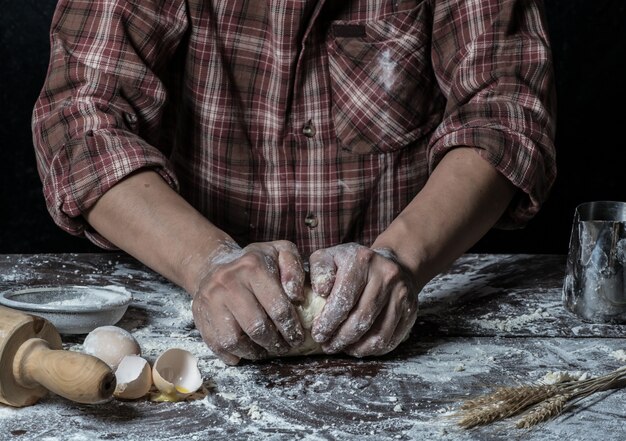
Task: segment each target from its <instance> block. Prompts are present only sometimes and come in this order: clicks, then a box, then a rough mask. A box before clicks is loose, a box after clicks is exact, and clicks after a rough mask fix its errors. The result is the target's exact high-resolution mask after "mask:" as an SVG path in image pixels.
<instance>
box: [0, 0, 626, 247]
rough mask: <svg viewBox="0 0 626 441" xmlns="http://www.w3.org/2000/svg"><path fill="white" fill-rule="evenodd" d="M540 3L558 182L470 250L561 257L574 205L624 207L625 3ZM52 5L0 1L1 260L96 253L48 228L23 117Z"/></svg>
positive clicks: (43, 57)
mask: <svg viewBox="0 0 626 441" xmlns="http://www.w3.org/2000/svg"><path fill="white" fill-rule="evenodd" d="M545 1H546V9H547V14H548V24H549V29H550V38H551V41H552V47H553V53H554V59H555V70H556V79H557V94H558V108H559V113H558V121H557V140H556V144H557V155H558V156H557V161H558V167H559V175H558V178H557V182H556V185H555V187H554V189H553V191H552V194H551V196H550V199H549V200H548V202H547V203H546V204H545V206H544V208H543V209H542V211H541V212H540V213H539V215H538V216H537V217H536V218H535V219H534V220H533V221H531V223H530V224H529V225H528V226H527V227H526V228H525V229H523V230H516V231H497V230H494V231H491V232H490V233H489V234H488V235H487V236H486V237H485V238H484V239H483V240H482V241H481V242H480V243H478V244H477V245H476V246H475V247H474V248H473V251H477V252H514V253H523V252H532V253H566V252H567V245H568V238H569V232H570V225H571V218H572V214H573V211H574V208H575V207H576V205H577V204H579V203H581V202H584V201H590V200H622V201H626V173H625V171H626V159H624V156H626V155H625V154H624V153H625V150H626V141H625V140H624V138H625V135H624V133H622V130H624V128H625V126H626V124H625V122H624V120H625V119H626V110H625V106H626V3H625V2H624V1H623V0H545ZM55 3H56V2H55V1H52V0H20V1H18V0H0V253H37V252H86V251H98V249H97V248H96V247H95V246H93V245H91V244H90V243H89V242H88V241H87V240H84V239H78V238H75V237H72V236H70V235H68V234H67V233H65V232H63V231H61V230H60V229H59V228H58V227H56V226H55V225H54V224H53V222H52V220H51V219H50V217H49V215H48V213H47V211H46V208H45V206H44V202H43V196H42V193H41V183H40V181H39V177H38V175H37V170H36V166H35V157H34V154H33V149H32V141H31V133H30V115H31V111H32V106H33V103H34V101H35V99H36V96H37V94H38V93H39V90H40V88H41V85H42V82H43V77H44V75H45V72H46V67H47V62H48V50H49V43H48V29H49V25H50V20H51V17H52V12H53V10H54V5H55Z"/></svg>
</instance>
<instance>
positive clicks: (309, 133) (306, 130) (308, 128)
mask: <svg viewBox="0 0 626 441" xmlns="http://www.w3.org/2000/svg"><path fill="white" fill-rule="evenodd" d="M302 133H303V134H304V136H306V137H307V138H313V137H314V136H315V127H314V126H313V122H312V121H311V120H308V121H307V123H306V124H305V125H304V127H303V128H302Z"/></svg>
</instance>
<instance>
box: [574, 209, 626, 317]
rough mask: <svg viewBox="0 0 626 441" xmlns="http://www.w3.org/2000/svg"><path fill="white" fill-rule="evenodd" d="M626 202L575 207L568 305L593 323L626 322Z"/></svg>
mask: <svg viewBox="0 0 626 441" xmlns="http://www.w3.org/2000/svg"><path fill="white" fill-rule="evenodd" d="M625 277H626V203H624V202H611V201H599V202H588V203H584V204H581V205H579V206H578V207H576V211H575V213H574V222H573V225H572V234H571V237H570V244H569V252H568V255H567V273H566V276H565V282H564V285H563V303H564V304H565V307H566V308H567V309H569V310H570V311H572V312H573V313H575V314H576V315H578V316H580V317H581V318H582V319H583V320H585V321H588V322H592V323H626V279H625Z"/></svg>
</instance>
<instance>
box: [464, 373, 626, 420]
mask: <svg viewBox="0 0 626 441" xmlns="http://www.w3.org/2000/svg"><path fill="white" fill-rule="evenodd" d="M625 378H626V366H625V367H622V368H620V369H617V370H615V371H613V372H611V373H609V374H606V375H603V376H600V377H596V378H590V379H587V380H580V381H578V380H572V381H566V382H563V383H557V384H550V385H547V384H538V385H530V386H529V385H526V386H518V387H501V388H498V389H497V390H496V391H495V392H493V393H491V394H487V395H484V396H481V397H478V398H475V399H471V400H466V401H465V402H464V403H463V404H462V405H461V406H460V407H459V411H458V412H457V413H456V414H455V415H454V416H455V417H456V418H457V419H458V424H459V426H461V427H463V428H465V429H471V428H473V427H476V426H481V425H485V424H489V423H492V422H494V421H500V420H503V419H505V418H509V417H512V416H515V415H520V414H524V413H526V414H525V415H524V416H522V417H521V418H520V419H519V420H518V421H517V423H516V426H517V427H518V428H530V427H533V426H535V425H536V424H539V423H541V422H544V421H547V420H549V419H550V418H554V417H556V416H558V415H560V414H561V413H562V412H563V410H564V409H565V408H566V406H567V405H571V404H573V403H574V402H576V401H579V400H582V399H583V398H585V397H588V396H589V395H591V394H593V393H595V392H599V391H603V390H607V389H611V388H615V387H623V386H624V385H626V383H620V382H621V381H622V380H624V379H625Z"/></svg>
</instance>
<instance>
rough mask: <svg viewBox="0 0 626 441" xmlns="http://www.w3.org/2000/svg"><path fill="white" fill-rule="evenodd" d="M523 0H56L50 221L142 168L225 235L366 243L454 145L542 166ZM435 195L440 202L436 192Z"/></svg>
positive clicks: (535, 31)
mask: <svg viewBox="0 0 626 441" xmlns="http://www.w3.org/2000/svg"><path fill="white" fill-rule="evenodd" d="M542 14H543V10H542V5H541V2H540V0H466V1H459V0H342V1H333V2H330V1H329V2H326V1H324V0H266V1H262V0H258V1H242V0H229V1H223V0H160V1H155V0H151V1H139V0H126V1H122V0H60V1H59V3H58V6H57V10H56V13H55V15H54V19H53V24H52V30H51V61H50V67H49V71H48V75H47V78H46V81H45V85H44V87H43V90H42V92H41V95H40V97H39V99H38V101H37V103H36V107H35V111H34V115H33V133H34V135H33V136H34V143H35V146H36V151H37V158H38V168H39V172H40V175H41V178H42V181H43V187H44V194H45V198H46V202H47V205H48V208H49V211H50V213H51V214H52V217H53V218H54V220H55V221H56V222H57V223H58V224H59V225H60V226H61V227H62V228H64V229H65V230H67V231H69V232H71V233H74V234H86V235H87V236H88V237H90V238H91V239H92V240H93V241H95V242H96V243H98V244H99V245H101V246H105V247H106V246H110V244H109V243H108V242H107V241H106V240H104V239H103V238H102V237H100V236H98V235H97V234H96V233H95V232H93V231H92V230H91V231H90V229H89V227H88V226H87V225H86V223H85V221H84V219H83V218H82V217H81V213H82V212H84V211H85V210H86V209H88V208H89V207H90V206H92V205H93V204H94V203H95V202H96V201H97V199H98V198H99V197H100V196H101V195H102V194H103V193H104V192H106V191H107V190H108V189H109V188H111V187H112V186H113V185H115V184H116V183H117V182H118V181H120V180H121V179H123V178H124V177H125V176H127V175H128V174H129V173H132V172H133V171H135V170H138V169H144V168H149V169H153V170H156V171H157V172H158V173H160V174H161V176H162V177H163V178H164V179H165V180H166V181H167V182H168V183H169V184H170V185H171V186H172V187H173V188H174V189H176V190H177V191H179V192H180V193H181V194H182V196H183V197H185V199H187V200H188V201H189V202H190V203H191V204H192V205H193V206H194V207H195V208H196V209H198V210H199V211H200V212H201V213H203V214H204V215H205V216H206V217H207V218H208V219H209V220H211V221H212V222H213V223H215V224H216V225H217V226H218V227H220V228H222V229H224V230H225V231H227V232H228V233H229V234H231V235H232V236H233V237H234V238H235V239H236V240H238V241H239V242H240V243H241V244H245V243H249V242H253V241H266V240H274V239H288V240H291V241H293V242H295V243H296V244H297V245H298V247H299V248H300V250H301V252H302V253H303V255H305V256H306V255H308V254H310V253H311V252H312V251H314V250H316V249H318V248H323V247H327V246H331V245H334V244H338V243H342V242H348V241H356V242H360V243H363V244H365V245H369V244H371V243H372V242H373V240H374V239H375V238H376V236H377V235H378V234H380V233H381V232H382V231H383V230H384V229H385V228H386V227H387V226H388V225H389V224H390V223H391V221H392V220H393V219H394V218H395V217H396V216H397V215H398V213H399V212H400V211H401V210H402V209H403V208H404V207H405V206H406V205H407V204H408V203H409V201H411V199H412V198H413V197H414V196H415V195H416V194H417V193H418V192H419V191H420V189H421V188H422V187H423V186H424V184H425V182H426V180H427V179H428V176H429V173H430V172H431V171H432V170H433V168H434V167H435V166H436V165H437V163H438V162H439V161H440V160H441V158H442V157H443V156H444V155H445V154H446V153H447V152H448V151H449V150H450V149H453V148H455V147H457V146H472V147H475V148H476V149H477V150H478V151H479V153H480V154H481V155H482V156H483V158H484V159H486V160H487V161H489V162H490V163H491V164H493V166H494V167H495V168H496V169H497V170H499V171H500V172H501V173H502V174H503V175H504V176H505V177H506V178H508V179H509V180H510V181H511V182H512V183H513V184H514V185H515V186H516V187H518V188H519V189H520V192H519V194H520V197H519V198H517V199H516V200H515V202H514V203H513V204H512V205H511V207H510V208H509V210H508V212H507V214H506V215H505V217H504V218H503V219H502V220H501V221H500V224H501V226H515V225H521V224H523V223H525V222H526V221H527V220H528V219H530V218H531V217H532V216H533V215H534V214H535V213H536V212H537V210H538V208H539V206H540V205H541V203H542V202H543V201H544V200H545V198H546V196H547V193H548V191H549V189H550V187H551V185H552V182H553V181H554V178H555V174H556V171H555V157H554V155H555V152H554V146H553V142H552V139H553V136H554V114H553V113H554V112H553V107H554V102H553V91H552V88H553V76H552V65H551V60H550V58H551V54H550V48H549V44H548V38H547V35H546V26H545V23H544V17H543V15H542ZM441 197H442V198H445V197H446V195H441Z"/></svg>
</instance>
